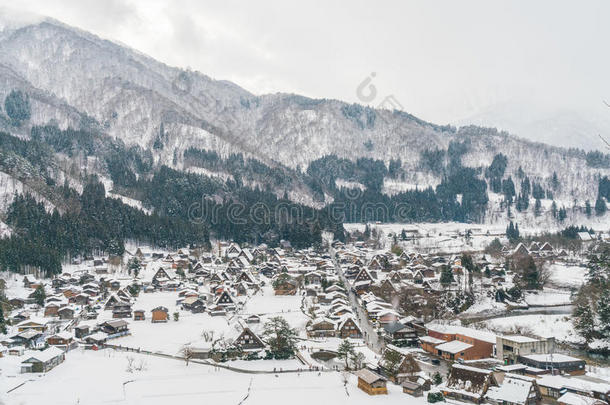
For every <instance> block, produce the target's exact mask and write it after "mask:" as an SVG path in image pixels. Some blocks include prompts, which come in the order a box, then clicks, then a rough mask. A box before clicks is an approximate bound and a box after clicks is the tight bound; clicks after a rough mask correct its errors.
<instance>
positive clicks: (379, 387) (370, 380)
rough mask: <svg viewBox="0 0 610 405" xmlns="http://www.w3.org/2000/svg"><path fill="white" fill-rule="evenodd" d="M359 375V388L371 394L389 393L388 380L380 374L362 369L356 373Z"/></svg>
mask: <svg viewBox="0 0 610 405" xmlns="http://www.w3.org/2000/svg"><path fill="white" fill-rule="evenodd" d="M355 374H356V376H357V377H358V388H360V389H361V390H362V391H364V392H366V393H367V394H369V395H386V394H387V393H388V388H387V385H386V384H387V380H386V379H385V378H383V377H382V376H380V375H379V374H377V373H375V372H373V371H371V370H369V369H366V368H365V369H362V370H358V371H357V372H356V373H355Z"/></svg>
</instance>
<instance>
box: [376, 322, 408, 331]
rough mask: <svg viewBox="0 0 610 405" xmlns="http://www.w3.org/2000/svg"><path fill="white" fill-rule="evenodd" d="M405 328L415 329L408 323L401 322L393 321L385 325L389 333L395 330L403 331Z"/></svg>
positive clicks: (384, 327)
mask: <svg viewBox="0 0 610 405" xmlns="http://www.w3.org/2000/svg"><path fill="white" fill-rule="evenodd" d="M405 328H406V329H408V330H406V331H405V332H411V331H413V329H411V328H409V327H408V326H406V325H403V324H402V323H400V322H392V323H388V324H385V325H383V329H385V331H386V332H388V333H395V332H398V331H401V330H403V329H405Z"/></svg>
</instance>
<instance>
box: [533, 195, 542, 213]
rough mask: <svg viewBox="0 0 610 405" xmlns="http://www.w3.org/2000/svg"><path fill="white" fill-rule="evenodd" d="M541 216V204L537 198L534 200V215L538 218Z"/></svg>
mask: <svg viewBox="0 0 610 405" xmlns="http://www.w3.org/2000/svg"><path fill="white" fill-rule="evenodd" d="M540 214H542V203H541V202H540V199H539V198H536V203H535V204H534V215H535V216H537V217H539V216H540Z"/></svg>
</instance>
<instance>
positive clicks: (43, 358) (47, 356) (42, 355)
mask: <svg viewBox="0 0 610 405" xmlns="http://www.w3.org/2000/svg"><path fill="white" fill-rule="evenodd" d="M63 353H64V351H63V350H61V349H59V348H57V347H55V346H51V347H49V348H47V349H44V350H43V351H41V352H39V351H28V352H26V353H25V354H24V356H23V362H26V361H27V362H30V360H38V361H40V362H43V363H46V362H47V361H49V360H51V359H54V358H55V357H57V356H60V355H62V354H63Z"/></svg>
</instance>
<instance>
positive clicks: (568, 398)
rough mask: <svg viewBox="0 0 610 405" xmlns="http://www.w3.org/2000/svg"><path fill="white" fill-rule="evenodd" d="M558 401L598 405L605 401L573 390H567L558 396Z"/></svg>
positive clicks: (569, 404) (569, 403) (577, 404)
mask: <svg viewBox="0 0 610 405" xmlns="http://www.w3.org/2000/svg"><path fill="white" fill-rule="evenodd" d="M557 402H558V403H560V404H566V405H596V404H603V403H605V402H603V401H601V400H599V399H596V398H591V397H586V396H584V395H578V394H574V393H573V392H566V393H565V394H563V395H562V396H560V397H559V398H557Z"/></svg>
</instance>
